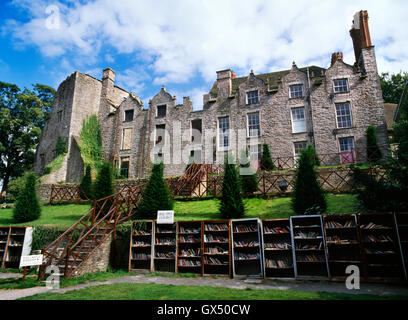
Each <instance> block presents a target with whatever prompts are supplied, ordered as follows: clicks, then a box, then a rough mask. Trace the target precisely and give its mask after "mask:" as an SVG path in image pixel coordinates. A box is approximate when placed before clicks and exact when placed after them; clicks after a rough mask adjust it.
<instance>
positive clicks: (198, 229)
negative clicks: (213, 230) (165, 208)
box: [179, 226, 201, 233]
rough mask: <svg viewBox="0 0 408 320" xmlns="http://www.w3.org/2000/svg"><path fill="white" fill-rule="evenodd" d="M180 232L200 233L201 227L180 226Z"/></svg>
mask: <svg viewBox="0 0 408 320" xmlns="http://www.w3.org/2000/svg"><path fill="white" fill-rule="evenodd" d="M179 232H180V233H200V232H201V229H200V228H186V227H183V226H180V231H179Z"/></svg>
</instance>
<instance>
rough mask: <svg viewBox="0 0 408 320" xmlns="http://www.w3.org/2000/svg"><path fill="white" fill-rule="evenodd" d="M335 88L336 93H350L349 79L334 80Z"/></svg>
mask: <svg viewBox="0 0 408 320" xmlns="http://www.w3.org/2000/svg"><path fill="white" fill-rule="evenodd" d="M333 88H334V92H336V93H339V92H347V91H349V89H348V81H347V79H340V80H334V81H333Z"/></svg>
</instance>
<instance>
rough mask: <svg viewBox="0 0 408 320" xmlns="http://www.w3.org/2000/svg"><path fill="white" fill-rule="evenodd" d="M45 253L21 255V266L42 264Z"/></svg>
mask: <svg viewBox="0 0 408 320" xmlns="http://www.w3.org/2000/svg"><path fill="white" fill-rule="evenodd" d="M42 261H43V255H42V254H37V255H31V256H21V260H20V268H22V267H31V266H39V265H42Z"/></svg>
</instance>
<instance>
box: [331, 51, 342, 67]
mask: <svg viewBox="0 0 408 320" xmlns="http://www.w3.org/2000/svg"><path fill="white" fill-rule="evenodd" d="M337 60H343V52H334V53H332V57H331V64H330V66H333V64H334V63H335V62H336V61H337Z"/></svg>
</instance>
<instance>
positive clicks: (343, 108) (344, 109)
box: [336, 102, 353, 128]
mask: <svg viewBox="0 0 408 320" xmlns="http://www.w3.org/2000/svg"><path fill="white" fill-rule="evenodd" d="M336 119H337V128H350V127H351V126H352V124H353V122H352V119H351V108H350V103H348V102H345V103H338V104H336Z"/></svg>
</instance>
